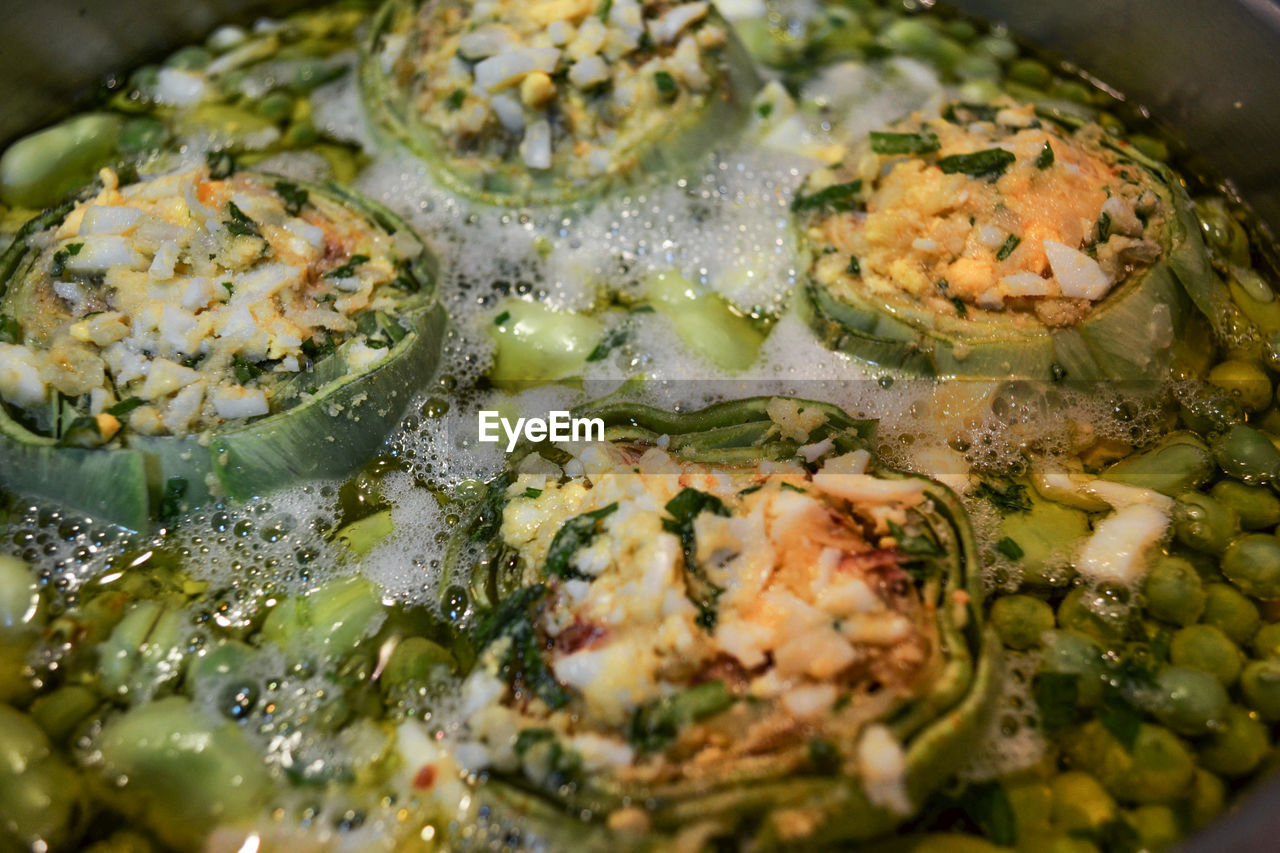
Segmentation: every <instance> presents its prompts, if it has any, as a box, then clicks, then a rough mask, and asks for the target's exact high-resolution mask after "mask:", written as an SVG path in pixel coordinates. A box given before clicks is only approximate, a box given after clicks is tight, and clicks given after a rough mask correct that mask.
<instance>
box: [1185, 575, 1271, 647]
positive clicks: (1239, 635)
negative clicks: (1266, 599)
mask: <svg viewBox="0 0 1280 853" xmlns="http://www.w3.org/2000/svg"><path fill="white" fill-rule="evenodd" d="M1204 592H1205V598H1204V613H1202V614H1201V615H1200V621H1201V622H1203V623H1205V624H1206V625H1214V626H1217V627H1218V628H1219V629H1220V630H1221V631H1222V633H1224V634H1226V635H1227V636H1228V637H1230V638H1231V640H1232V642H1234V643H1236V644H1238V645H1241V646H1243V645H1245V644H1247V643H1248V642H1249V641H1250V640H1252V639H1253V635H1254V634H1256V633H1258V629H1259V628H1260V627H1262V615H1261V614H1260V613H1259V612H1258V605H1256V604H1254V603H1253V602H1252V601H1250V600H1249V599H1248V598H1246V597H1245V596H1243V595H1241V594H1240V590H1238V589H1236V588H1235V587H1234V586H1232V585H1231V584H1226V583H1211V584H1209V585H1208V586H1206V587H1205V588H1204Z"/></svg>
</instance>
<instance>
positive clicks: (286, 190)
mask: <svg viewBox="0 0 1280 853" xmlns="http://www.w3.org/2000/svg"><path fill="white" fill-rule="evenodd" d="M276 192H277V193H278V194H279V195H280V198H282V199H284V209H285V210H286V211H288V212H289V215H290V216H297V215H298V214H299V213H301V212H302V208H304V207H306V206H307V202H308V201H309V200H310V198H311V194H310V193H308V192H307V191H306V190H304V189H303V188H302V187H300V186H298V185H297V184H292V183H289V182H288V181H276Z"/></svg>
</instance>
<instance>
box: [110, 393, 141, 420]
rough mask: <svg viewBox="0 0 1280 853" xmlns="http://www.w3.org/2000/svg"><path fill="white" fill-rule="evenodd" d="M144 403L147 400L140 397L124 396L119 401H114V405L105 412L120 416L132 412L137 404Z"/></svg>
mask: <svg viewBox="0 0 1280 853" xmlns="http://www.w3.org/2000/svg"><path fill="white" fill-rule="evenodd" d="M146 404H147V401H146V400H143V399H142V398H140V397H125V398H124V399H123V400H121V401H120V402H119V403H116V404H115V405H114V406H111V407H110V408H108V409H107V410H106V411H107V414H108V415H111V416H112V417H116V418H122V417H124V416H125V415H127V414H129V413H130V412H132V411H133V410H134V409H136V408H138V407H139V406H145V405H146Z"/></svg>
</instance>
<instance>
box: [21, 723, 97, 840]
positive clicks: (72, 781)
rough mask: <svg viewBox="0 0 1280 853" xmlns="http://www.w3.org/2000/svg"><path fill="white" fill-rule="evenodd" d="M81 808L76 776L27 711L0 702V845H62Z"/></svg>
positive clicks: (73, 826) (80, 796)
mask: <svg viewBox="0 0 1280 853" xmlns="http://www.w3.org/2000/svg"><path fill="white" fill-rule="evenodd" d="M83 814H84V808H83V802H82V786H81V781H80V778H79V777H78V776H77V775H76V774H75V772H74V771H72V769H71V768H70V767H68V766H67V765H66V764H64V763H63V762H62V760H61V759H59V758H58V757H57V756H56V755H54V754H53V752H52V750H51V749H50V748H49V740H48V738H46V737H45V734H44V732H42V731H41V730H40V727H39V726H37V725H36V724H35V723H34V722H33V721H32V720H31V718H30V717H28V716H26V715H25V714H22V713H21V712H19V711H16V710H14V709H12V708H10V707H8V706H7V705H0V849H3V850H9V849H14V850H18V849H22V850H36V849H45V850H48V849H50V848H54V849H61V848H63V847H65V845H66V844H67V842H68V841H69V840H70V837H71V836H72V835H73V833H74V831H75V829H76V825H77V824H78V823H79V821H80V819H81V817H82V816H83Z"/></svg>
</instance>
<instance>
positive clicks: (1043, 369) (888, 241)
mask: <svg viewBox="0 0 1280 853" xmlns="http://www.w3.org/2000/svg"><path fill="white" fill-rule="evenodd" d="M1061 121H1063V120H1062V119H1061V118H1059V119H1056V120H1055V119H1053V118H1050V117H1048V116H1045V115H1040V114H1037V112H1036V110H1035V108H1034V107H1033V106H1031V105H1020V104H1016V103H1014V102H1013V101H1004V102H1000V103H996V104H965V103H952V104H949V105H947V106H945V107H944V109H943V110H942V111H941V114H940V115H938V116H935V117H926V116H924V115H922V114H915V115H913V116H912V117H910V118H909V119H906V120H904V121H902V122H900V123H898V124H896V125H894V126H893V127H891V128H889V129H887V130H884V131H875V132H872V133H871V134H870V135H869V138H868V139H866V140H863V141H860V142H859V144H858V145H857V146H856V147H855V148H854V149H853V150H851V151H850V152H849V154H848V156H847V157H846V158H845V159H844V160H843V162H841V163H839V164H837V165H836V166H833V167H830V168H824V169H821V170H818V171H817V172H814V173H813V174H811V175H810V176H809V178H808V179H807V181H806V184H805V186H804V187H803V188H802V189H801V191H800V193H799V194H798V196H797V197H796V200H795V203H794V205H793V207H794V209H795V210H796V211H797V212H798V216H799V217H800V219H801V227H802V229H803V236H804V238H805V240H806V242H807V246H808V249H809V250H810V252H811V257H810V266H809V270H808V277H807V287H808V292H809V296H810V301H811V303H812V309H813V310H812V313H811V318H812V322H813V325H814V327H815V329H816V330H817V331H818V333H819V334H820V335H822V336H823V338H824V340H825V341H826V342H827V343H828V345H829V346H831V347H833V348H836V349H840V350H843V351H845V352H848V353H849V354H851V355H853V356H855V357H858V358H861V359H864V360H866V361H870V362H872V363H876V364H883V365H885V366H888V367H898V368H903V369H906V370H908V371H911V372H916V373H924V374H932V375H939V376H981V377H1016V378H1025V379H1062V378H1068V379H1073V380H1097V379H1139V380H1145V379H1156V378H1162V377H1164V376H1167V375H1168V373H1169V371H1170V368H1171V365H1173V364H1175V363H1176V362H1177V358H1178V354H1179V340H1180V338H1183V337H1184V330H1185V329H1184V327H1185V324H1187V323H1191V322H1203V318H1200V317H1199V316H1197V315H1194V313H1193V312H1192V311H1191V306H1192V304H1193V302H1197V304H1198V300H1196V299H1195V296H1196V294H1197V293H1198V292H1199V291H1200V290H1201V289H1203V286H1204V282H1202V281H1200V279H1201V278H1202V277H1203V276H1204V275H1207V274H1209V273H1208V271H1207V267H1206V264H1205V263H1204V257H1205V248H1204V245H1203V242H1202V239H1201V236H1200V233H1199V230H1198V229H1197V228H1195V227H1193V226H1194V219H1193V218H1192V215H1193V214H1192V208H1191V206H1190V201H1189V199H1188V198H1187V196H1186V193H1185V191H1184V189H1183V188H1182V185H1181V183H1180V182H1179V180H1178V179H1177V178H1176V176H1174V175H1173V173H1172V172H1171V171H1170V170H1169V169H1168V168H1167V167H1165V166H1163V165H1161V164H1159V163H1156V162H1154V161H1151V160H1149V159H1148V158H1146V157H1144V156H1143V155H1142V154H1140V153H1139V152H1138V151H1136V149H1133V148H1132V147H1130V146H1127V145H1125V144H1123V143H1120V142H1117V141H1115V140H1113V139H1111V138H1110V137H1107V136H1106V135H1105V133H1104V131H1103V130H1102V128H1101V127H1099V126H1097V125H1093V124H1080V125H1079V126H1076V127H1073V128H1069V127H1067V126H1065V125H1064V124H1062V123H1060V122H1061Z"/></svg>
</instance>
